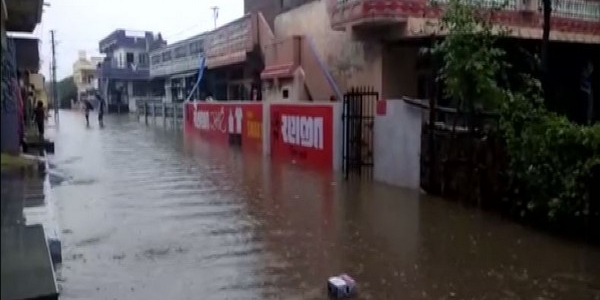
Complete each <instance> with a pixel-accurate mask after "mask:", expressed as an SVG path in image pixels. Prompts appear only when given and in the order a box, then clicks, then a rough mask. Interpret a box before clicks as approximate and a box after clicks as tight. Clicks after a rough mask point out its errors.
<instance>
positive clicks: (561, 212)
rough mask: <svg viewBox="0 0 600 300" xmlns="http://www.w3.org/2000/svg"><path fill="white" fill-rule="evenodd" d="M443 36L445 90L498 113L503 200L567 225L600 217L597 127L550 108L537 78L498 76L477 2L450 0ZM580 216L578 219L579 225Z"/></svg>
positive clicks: (501, 64) (491, 35)
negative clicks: (513, 86)
mask: <svg viewBox="0 0 600 300" xmlns="http://www.w3.org/2000/svg"><path fill="white" fill-rule="evenodd" d="M441 24H442V28H443V29H445V30H447V36H446V38H445V39H444V40H443V41H442V42H440V43H438V44H436V46H435V47H434V49H433V53H434V54H437V55H438V56H440V57H441V58H442V60H443V65H442V68H441V74H440V79H441V80H442V81H443V82H444V84H445V88H446V90H445V92H446V94H447V95H448V96H451V97H452V98H455V99H459V100H460V101H461V102H462V103H465V102H466V103H468V104H470V105H476V104H478V103H474V102H473V101H479V103H480V104H482V105H483V106H484V107H485V108H488V109H489V108H495V109H498V110H499V112H500V128H499V130H500V133H501V135H502V137H503V138H504V143H505V147H506V152H507V155H508V158H509V164H508V166H507V167H508V169H507V175H508V178H509V186H508V190H509V192H508V195H506V196H507V199H508V200H507V201H508V203H509V207H510V208H511V209H512V210H513V211H515V212H517V213H518V214H519V215H520V216H522V217H525V218H528V217H531V218H536V219H538V218H541V219H542V220H544V221H545V222H550V223H557V224H559V223H560V224H564V223H581V222H584V220H596V221H597V220H598V219H600V199H595V198H594V197H596V198H599V197H600V196H599V195H598V189H599V188H598V187H597V186H595V185H599V184H600V124H596V125H594V126H587V127H586V126H580V125H576V124H574V123H571V122H570V121H569V120H567V119H566V118H565V117H564V116H560V115H557V114H555V113H552V112H549V111H548V110H547V109H546V108H545V107H544V104H543V100H542V97H541V95H542V91H541V88H540V82H539V81H538V80H537V79H535V78H532V77H531V76H529V75H520V76H521V79H522V81H523V83H524V84H522V85H520V86H521V87H520V88H519V90H517V91H515V90H506V89H503V88H501V87H500V86H499V84H498V79H499V77H500V75H502V73H504V72H505V71H506V70H507V67H509V64H508V63H506V62H505V58H504V56H505V53H504V51H503V50H501V49H499V48H498V47H497V46H496V44H495V41H496V39H497V37H498V34H500V35H502V34H505V33H506V31H502V30H500V31H498V30H496V29H494V30H493V28H492V26H491V24H490V22H488V21H486V19H485V18H483V17H482V15H481V13H479V11H478V10H477V7H475V6H472V5H469V4H465V3H463V2H461V1H460V0H451V1H450V2H449V3H448V5H447V7H446V10H445V14H444V17H443V18H442V20H441ZM580 221H581V222H580Z"/></svg>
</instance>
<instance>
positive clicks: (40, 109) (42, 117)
mask: <svg viewBox="0 0 600 300" xmlns="http://www.w3.org/2000/svg"><path fill="white" fill-rule="evenodd" d="M33 117H34V120H35V124H36V125H37V130H38V136H39V138H40V142H43V141H44V121H46V111H45V109H44V103H42V101H38V102H37V105H36V107H35V110H34V112H33Z"/></svg>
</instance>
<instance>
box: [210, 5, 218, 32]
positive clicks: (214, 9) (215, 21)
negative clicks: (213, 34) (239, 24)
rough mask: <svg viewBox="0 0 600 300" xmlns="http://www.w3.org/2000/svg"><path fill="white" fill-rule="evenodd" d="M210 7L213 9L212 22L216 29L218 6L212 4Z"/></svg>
mask: <svg viewBox="0 0 600 300" xmlns="http://www.w3.org/2000/svg"><path fill="white" fill-rule="evenodd" d="M210 9H212V11H213V23H214V26H215V27H214V28H215V29H217V18H218V17H219V7H218V6H212V7H211V8H210Z"/></svg>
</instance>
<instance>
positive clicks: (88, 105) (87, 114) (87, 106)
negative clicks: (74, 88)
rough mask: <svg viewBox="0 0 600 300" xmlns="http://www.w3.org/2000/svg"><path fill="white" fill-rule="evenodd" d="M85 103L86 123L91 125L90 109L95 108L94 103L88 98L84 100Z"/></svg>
mask: <svg viewBox="0 0 600 300" xmlns="http://www.w3.org/2000/svg"><path fill="white" fill-rule="evenodd" d="M83 105H84V106H85V107H84V109H85V124H86V125H87V126H90V111H91V110H93V109H94V107H93V106H92V103H90V101H89V100H87V99H84V100H83Z"/></svg>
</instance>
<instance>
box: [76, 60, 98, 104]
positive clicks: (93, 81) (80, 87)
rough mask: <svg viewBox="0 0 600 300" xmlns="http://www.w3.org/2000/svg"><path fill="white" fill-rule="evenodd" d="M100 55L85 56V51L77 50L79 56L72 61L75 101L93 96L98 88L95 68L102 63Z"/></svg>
mask: <svg viewBox="0 0 600 300" xmlns="http://www.w3.org/2000/svg"><path fill="white" fill-rule="evenodd" d="M102 60H103V58H102V57H90V58H88V57H87V54H86V52H85V51H79V57H78V58H77V60H76V61H75V62H74V63H73V82H74V83H75V87H76V88H77V99H73V100H77V101H81V100H83V99H87V98H88V97H91V96H93V95H94V94H95V93H96V92H97V89H98V78H97V77H96V75H97V74H96V68H97V66H98V64H100V63H102Z"/></svg>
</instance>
